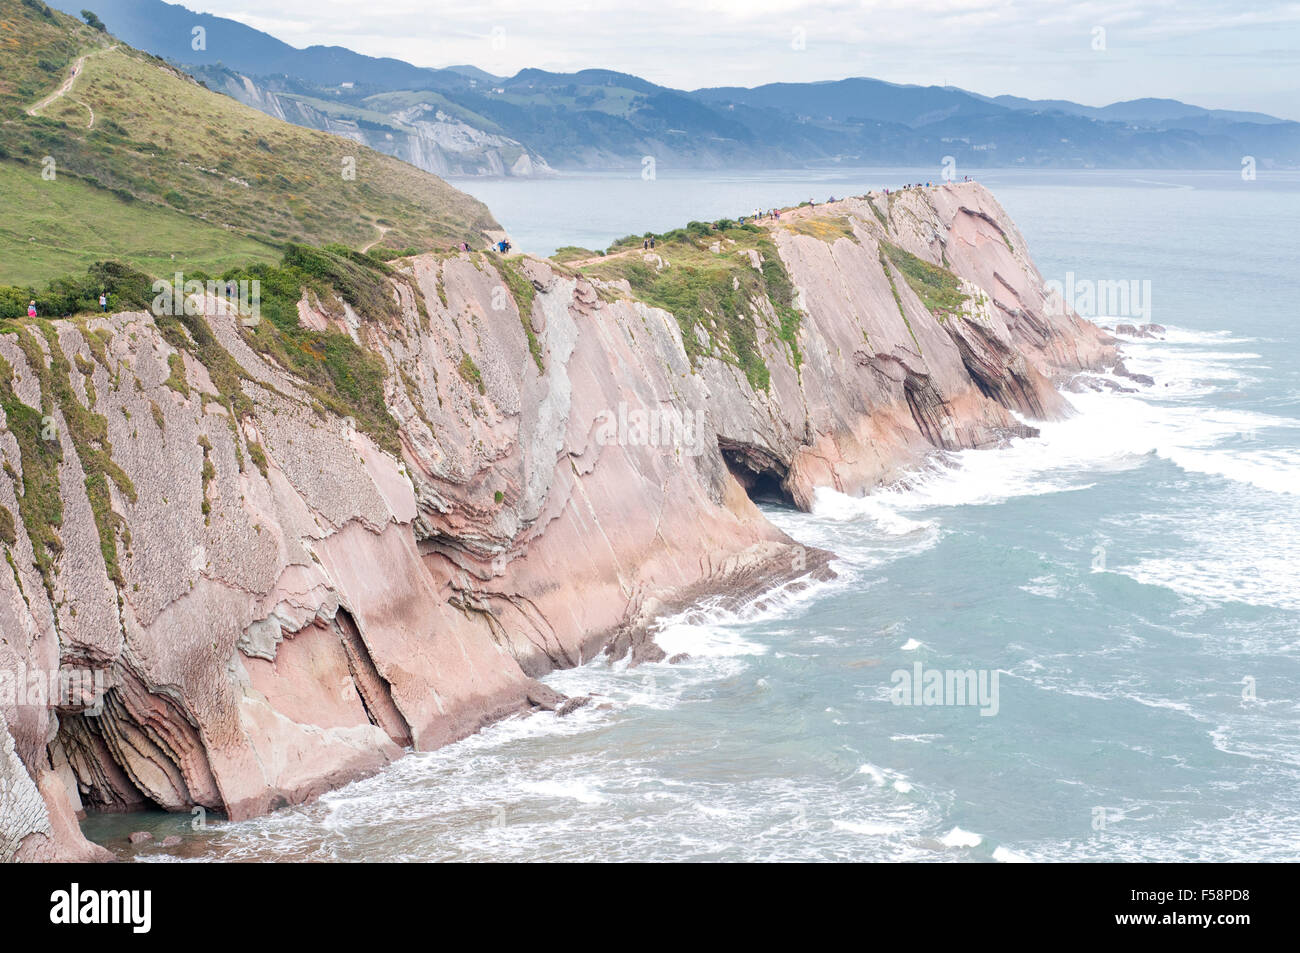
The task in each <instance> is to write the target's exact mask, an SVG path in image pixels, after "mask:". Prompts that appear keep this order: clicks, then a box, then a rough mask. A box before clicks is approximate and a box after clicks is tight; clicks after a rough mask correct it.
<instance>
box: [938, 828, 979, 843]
mask: <svg viewBox="0 0 1300 953" xmlns="http://www.w3.org/2000/svg"><path fill="white" fill-rule="evenodd" d="M983 842H984V838H983V837H981V836H980V835H979V834H974V833H972V832H970V831H964V830H962V829H961V828H960V827H954V828H953V829H952V830H950V831H949V832H948V833H946V834H944V835H943V836H942V837H940V838H939V843H940V844H942V845H943V846H944V847H978V846H979V845H980V844H982V843H983Z"/></svg>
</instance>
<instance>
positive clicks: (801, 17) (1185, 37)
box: [182, 0, 1300, 119]
mask: <svg viewBox="0 0 1300 953" xmlns="http://www.w3.org/2000/svg"><path fill="white" fill-rule="evenodd" d="M182 2H184V3H185V5H186V6H189V7H192V8H198V9H200V10H203V11H205V12H208V13H215V14H219V15H221V16H228V17H232V18H233V19H236V20H240V21H242V22H244V23H247V24H249V25H251V26H254V27H257V28H258V29H261V30H265V31H266V32H268V33H271V34H272V35H274V36H276V37H279V38H280V39H282V40H284V41H286V42H288V43H290V44H292V45H294V46H309V45H311V44H314V43H322V44H337V45H339V46H346V47H348V48H350V49H353V50H357V51H358V52H361V53H368V54H371V55H373V56H393V57H396V58H398V59H402V60H407V61H408V62H411V63H415V64H417V65H420V66H451V65H456V64H461V63H470V64H473V65H475V66H479V67H481V68H483V69H486V70H488V71H490V72H493V73H497V74H505V75H510V74H513V73H515V72H516V71H518V70H520V69H522V68H524V67H527V66H535V67H540V68H542V69H549V70H557V71H572V70H577V69H584V68H587V67H603V68H609V69H616V70H621V71H623V72H628V73H634V74H636V75H638V76H643V77H645V78H646V79H650V80H653V81H655V82H658V83H662V84H665V85H668V86H675V87H678V88H685V89H694V88H697V87H700V86H733V85H740V86H754V85H758V84H761V83H769V82H782V81H786V82H788V81H796V82H797V81H807V80H823V79H842V78H844V77H846V76H871V77H876V78H879V79H885V80H890V81H892V82H897V83H917V84H922V85H931V84H935V85H942V84H950V85H953V86H961V87H964V88H966V89H970V90H974V91H975V92H979V93H984V94H987V95H996V94H999V93H1012V94H1015V95H1019V96H1028V97H1031V98H1034V99H1047V98H1062V99H1071V100H1074V101H1076V102H1082V103H1086V104H1089V105H1105V104H1106V103H1109V102H1114V101H1116V100H1120V99H1134V98H1138V97H1143V96H1161V97H1170V98H1173V99H1181V100H1184V101H1187V102H1193V103H1196V104H1198V105H1202V106H1208V107H1212V108H1224V109H1249V110H1258V111H1262V112H1268V113H1272V114H1274V115H1279V116H1284V117H1286V118H1288V119H1300V102H1297V100H1300V96H1298V95H1297V92H1298V91H1300V2H1297V3H1269V2H1262V3H1252V2H1249V0H1247V2H1238V0H1219V2H1216V0H1177V2H1175V0H1082V2H1069V0H802V2H799V0H644V2H635V0H618V2H615V0H528V2H523V0H479V2H468V3H467V2H460V0H452V2H435V3H430V2H428V0H366V2H364V3H359V2H357V0H346V2H344V0H274V2H273V3H272V4H270V6H269V7H268V5H267V4H266V3H265V0H261V2H255V0H182Z"/></svg>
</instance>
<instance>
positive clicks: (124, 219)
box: [0, 162, 280, 285]
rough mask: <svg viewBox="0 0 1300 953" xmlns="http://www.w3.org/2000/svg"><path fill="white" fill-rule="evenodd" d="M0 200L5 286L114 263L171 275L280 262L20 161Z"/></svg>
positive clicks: (0, 178) (0, 274)
mask: <svg viewBox="0 0 1300 953" xmlns="http://www.w3.org/2000/svg"><path fill="white" fill-rule="evenodd" d="M0 195H3V196H4V197H5V212H4V215H3V216H0V262H3V264H0V284H4V283H12V284H17V285H40V284H42V283H43V282H45V281H46V280H47V279H49V278H51V277H53V276H55V275H63V274H80V273H82V272H84V271H85V270H86V268H87V267H88V266H89V265H91V264H92V263H93V262H96V261H104V260H107V259H114V258H116V259H121V260H123V261H129V262H131V263H132V264H134V265H135V266H136V267H137V268H140V269H142V270H143V271H146V272H148V273H150V274H153V275H161V274H166V273H168V272H170V271H171V270H173V265H174V264H175V262H177V261H179V262H183V263H184V266H185V267H186V268H188V269H200V270H203V271H207V272H213V273H217V272H222V271H225V270H226V269H227V268H231V267H234V266H236V265H241V264H247V263H251V262H267V263H272V262H276V261H279V260H280V252H279V251H278V250H277V249H274V248H271V247H270V246H269V245H266V244H264V243H262V242H259V241H256V240H254V239H251V238H246V237H244V236H242V235H239V234H236V233H232V232H229V231H227V230H226V229H222V228H217V227H214V226H211V225H206V224H203V223H201V222H196V221H195V220H194V219H193V218H190V217H189V216H187V215H184V214H182V213H180V212H177V211H174V210H172V209H167V208H160V207H159V206H157V205H151V204H147V203H145V202H128V201H125V200H123V199H121V198H119V197H118V196H116V195H113V194H112V193H110V192H105V191H103V190H102V189H96V188H94V187H92V186H89V185H86V184H85V183H84V182H81V181H79V180H77V179H73V178H71V177H69V178H68V179H66V180H65V181H63V182H57V181H56V182H46V181H45V180H43V179H42V178H41V177H40V175H38V174H36V173H34V172H33V171H32V170H31V169H28V168H25V167H23V166H21V165H19V164H18V163H14V162H0ZM172 255H175V256H176V258H175V260H173V259H172V257H171V256H172Z"/></svg>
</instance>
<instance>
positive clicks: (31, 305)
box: [27, 301, 36, 318]
mask: <svg viewBox="0 0 1300 953" xmlns="http://www.w3.org/2000/svg"><path fill="white" fill-rule="evenodd" d="M27 317H29V318H34V317H36V302H35V301H29V302H27Z"/></svg>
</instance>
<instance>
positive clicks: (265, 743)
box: [0, 185, 1115, 860]
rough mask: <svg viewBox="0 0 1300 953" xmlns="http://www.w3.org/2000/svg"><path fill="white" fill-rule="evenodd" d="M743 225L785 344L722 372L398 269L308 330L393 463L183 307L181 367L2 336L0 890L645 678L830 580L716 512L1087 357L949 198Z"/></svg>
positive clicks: (658, 327)
mask: <svg viewBox="0 0 1300 953" xmlns="http://www.w3.org/2000/svg"><path fill="white" fill-rule="evenodd" d="M769 224H770V228H771V235H770V236H769V237H770V241H771V243H772V244H771V247H774V248H775V249H776V250H777V252H778V253H779V257H780V260H781V261H780V264H781V265H782V267H783V269H784V273H785V274H787V275H788V277H789V281H790V282H792V283H793V286H794V288H795V290H796V292H797V295H796V299H797V300H796V305H797V311H798V313H797V317H798V324H797V327H793V328H792V327H791V326H790V324H789V323H788V321H787V324H785V325H782V324H781V320H782V315H784V316H785V318H786V319H788V318H789V317H790V314H791V313H792V312H789V311H788V310H787V311H783V312H782V315H779V314H778V313H777V306H776V305H774V304H773V302H772V301H771V300H768V299H767V298H761V297H760V298H755V299H751V300H749V301H748V302H747V303H746V307H745V314H746V317H747V320H752V321H753V329H752V336H753V340H754V341H756V342H757V345H756V347H757V350H756V353H754V354H749V355H747V357H746V359H745V361H744V362H742V361H738V360H736V359H734V356H733V355H730V354H729V353H728V351H727V344H726V342H725V341H719V340H709V338H710V334H709V333H708V332H707V331H706V330H705V329H704V328H703V327H695V328H689V329H688V333H689V334H691V335H692V337H693V338H694V339H695V340H693V341H684V339H683V327H682V322H680V321H679V320H678V318H677V317H676V316H674V315H672V314H669V313H667V312H666V311H664V310H661V309H658V308H655V307H651V306H649V305H647V304H646V303H644V302H643V301H640V300H637V299H636V298H635V297H634V296H633V295H632V293H631V285H630V284H628V283H626V282H620V281H614V280H608V281H602V280H600V279H597V278H594V277H589V276H587V275H584V274H582V273H581V272H580V271H575V270H573V269H570V268H568V267H565V266H562V265H556V264H553V263H550V262H546V261H538V260H532V259H512V260H509V261H502V260H501V259H499V258H498V257H496V256H489V255H483V254H455V255H441V256H439V255H424V256H420V257H417V258H414V259H410V260H407V261H404V262H402V263H400V274H399V275H398V276H396V278H395V280H393V282H392V286H391V289H390V292H391V297H392V306H391V307H387V308H386V309H385V310H384V313H382V314H370V313H362V314H358V313H357V312H356V311H355V310H354V309H353V308H352V307H351V306H350V305H348V304H346V303H343V302H341V301H333V302H322V301H320V300H318V299H317V298H316V297H314V296H310V297H307V298H304V300H303V301H302V302H301V304H300V306H299V312H300V319H301V321H302V322H303V323H305V324H308V325H311V326H318V327H327V326H334V327H337V328H339V329H341V330H344V331H346V332H348V333H349V334H351V335H352V336H353V337H354V338H355V339H356V340H357V341H359V342H361V343H363V344H364V346H365V347H367V348H368V349H370V350H371V351H372V352H373V353H375V354H377V355H379V356H380V357H381V358H382V360H383V362H384V365H385V367H386V371H387V373H386V377H385V381H384V384H383V387H384V399H385V403H386V404H387V406H388V408H389V411H390V413H391V414H392V416H393V417H394V418H396V420H397V421H398V424H399V426H398V427H397V431H396V432H397V440H396V442H385V441H384V440H383V439H382V438H381V437H378V436H377V437H375V438H372V436H371V435H369V434H368V433H367V432H366V428H365V426H364V425H358V424H356V423H355V422H354V421H351V420H347V419H341V418H339V417H337V416H336V415H334V414H332V413H330V412H329V411H327V410H325V409H324V408H323V407H322V406H320V404H319V403H318V402H317V401H315V400H314V398H313V389H312V386H311V383H310V382H308V381H304V380H302V379H299V378H297V377H294V376H293V375H291V374H289V373H288V372H287V371H286V370H284V368H283V367H281V366H279V365H277V364H276V363H275V362H274V361H273V360H271V359H270V358H268V357H267V356H266V355H265V354H262V353H260V352H258V351H256V350H254V349H253V348H251V347H250V346H249V344H248V342H247V341H246V339H245V337H244V336H243V334H242V333H241V331H240V329H239V328H238V327H237V323H236V322H237V319H236V318H235V317H233V316H227V315H222V314H217V313H216V312H217V310H218V309H217V308H216V304H215V302H214V301H212V300H208V301H207V302H206V306H207V307H206V310H207V311H208V313H207V314H206V315H205V316H203V317H202V318H199V319H197V320H198V321H199V322H201V326H200V325H194V326H193V327H192V328H191V329H190V330H189V331H186V332H185V336H184V337H181V338H178V337H177V336H176V333H175V331H174V330H173V332H172V333H167V334H165V333H163V330H162V329H161V328H160V320H161V319H158V318H155V317H154V316H152V315H150V314H147V313H123V314H114V315H110V316H105V317H95V318H86V319H77V320H72V321H55V322H52V324H51V325H49V326H48V328H47V332H48V333H44V334H42V333H40V332H38V331H34V330H29V331H26V332H21V333H5V334H0V357H3V359H4V363H2V364H0V424H3V428H2V429H0V460H2V461H3V475H2V476H0V548H3V549H4V551H5V554H6V563H7V565H6V566H5V567H0V568H3V570H4V571H3V572H0V629H2V633H0V634H2V636H3V639H2V641H0V670H2V671H4V672H7V673H18V674H19V677H18V678H17V679H13V678H11V679H10V680H9V682H8V684H9V687H10V689H12V690H11V691H9V692H8V693H7V694H4V693H2V692H0V858H18V859H25V860H37V859H77V858H101V857H105V856H106V852H105V851H103V850H102V849H101V848H98V847H96V846H94V845H92V844H90V843H89V842H87V841H86V840H84V839H83V838H82V836H81V835H80V832H79V830H78V825H77V816H78V813H79V812H81V811H129V810H133V809H138V808H143V807H153V806H161V807H163V808H165V809H167V810H174V811H190V810H192V809H193V808H195V807H196V806H198V807H202V808H204V809H207V810H215V811H221V812H224V813H226V814H227V815H229V816H230V817H232V818H246V817H249V816H253V815H256V814H259V813H263V812H266V811H269V810H273V809H275V808H277V807H279V806H282V805H286V804H293V803H299V802H302V801H305V800H308V799H311V798H313V797H315V796H317V795H319V794H321V793H322V792H324V791H327V790H329V789H331V788H333V787H336V786H339V785H341V784H344V783H346V782H348V781H349V780H352V779H355V778H358V777H361V776H364V775H366V774H369V773H373V772H374V771H376V770H378V769H380V768H382V767H383V766H384V765H385V764H387V763H389V762H391V761H392V760H394V759H395V758H397V757H399V756H400V755H401V754H402V752H403V750H404V749H406V748H410V747H413V748H415V749H418V750H428V749H432V748H436V747H438V746H440V745H444V744H447V743H449V742H451V741H455V740H456V739H458V738H461V737H464V736H465V735H467V734H469V733H472V732H474V731H476V730H477V729H479V728H480V727H481V726H483V725H485V724H487V723H489V722H491V721H492V720H494V719H499V718H501V717H503V716H506V715H509V714H511V713H514V712H520V711H525V710H528V709H530V708H538V707H540V708H546V709H554V708H555V707H557V705H559V704H560V703H561V702H562V701H563V699H561V698H559V697H557V695H556V693H555V692H553V691H551V690H549V689H547V688H546V687H545V686H544V685H541V684H540V683H538V682H537V681H536V680H535V679H536V677H537V676H539V675H542V674H544V673H545V672H547V671H550V670H552V669H554V668H556V667H563V666H572V665H577V664H580V663H581V662H583V661H585V660H588V659H591V658H592V657H594V656H595V655H597V654H598V653H600V652H602V651H604V652H608V653H610V654H611V655H615V656H621V655H626V654H629V653H630V654H631V655H632V656H633V657H635V658H636V659H650V660H653V659H658V658H661V657H662V653H660V652H658V650H657V648H656V647H655V646H654V644H653V641H652V640H651V639H650V638H649V636H648V634H647V632H648V626H649V624H650V623H651V622H652V621H653V620H654V619H655V618H656V617H657V616H659V615H661V614H663V613H665V612H667V611H670V610H673V609H674V608H676V607H681V606H684V605H687V604H689V603H691V602H693V601H695V600H698V599H699V598H702V597H704V596H707V595H713V594H719V593H721V594H727V595H730V596H731V597H732V598H736V599H739V598H744V597H746V596H748V595H752V594H755V593H758V592H760V591H762V590H763V589H765V588H768V587H770V586H772V585H775V584H778V583H780V582H782V581H787V580H799V579H803V578H806V577H809V576H818V575H823V574H825V573H827V572H829V570H828V568H827V560H828V554H826V553H823V552H820V551H813V550H807V549H804V548H803V547H800V546H798V545H797V544H795V543H794V542H793V541H791V540H790V539H788V538H787V537H785V536H784V535H783V534H782V533H781V532H779V531H777V530H776V529H775V528H774V527H772V526H771V525H770V524H769V523H768V522H767V521H766V520H765V519H764V517H763V515H762V513H761V512H760V511H759V509H758V508H757V507H756V506H755V505H754V503H753V502H751V498H750V495H749V494H747V492H746V489H749V490H750V491H751V492H752V493H754V494H760V493H765V492H771V493H775V494H777V495H780V496H784V497H787V498H789V499H790V500H792V501H793V502H795V503H796V504H797V505H799V506H803V507H807V506H809V505H811V501H812V498H813V491H814V490H815V489H816V488H817V487H821V486H828V487H834V488H836V489H839V490H841V491H842V492H846V493H862V492H866V491H869V490H870V489H871V488H872V487H873V486H876V485H878V484H880V483H882V482H885V481H888V480H891V479H893V478H895V477H897V476H898V475H899V474H900V473H902V472H903V471H904V470H905V469H906V468H907V467H910V466H913V465H915V464H917V463H918V462H920V461H922V460H923V459H924V458H925V456H926V455H927V454H930V453H933V452H935V451H936V450H939V449H956V448H963V447H983V446H989V445H993V444H996V443H998V442H1000V441H1003V440H1005V439H1007V438H1008V437H1009V436H1013V435H1018V434H1026V433H1029V432H1031V427H1030V425H1028V424H1026V423H1024V422H1023V420H1024V419H1030V418H1049V417H1054V416H1058V415H1061V414H1064V413H1066V412H1068V405H1067V404H1066V402H1065V400H1064V399H1063V398H1062V397H1061V396H1060V394H1059V393H1058V391H1057V389H1056V386H1055V383H1056V382H1058V381H1060V380H1061V378H1062V377H1063V376H1066V375H1070V374H1072V373H1074V372H1076V371H1079V370H1081V369H1084V368H1099V367H1101V366H1103V365H1106V364H1111V363H1113V362H1114V360H1115V354H1114V348H1113V344H1112V342H1111V340H1110V339H1109V337H1108V336H1107V335H1105V334H1104V333H1103V332H1101V331H1100V330H1098V329H1097V328H1095V327H1094V326H1093V325H1091V324H1088V323H1086V322H1084V321H1082V320H1081V319H1079V318H1078V317H1077V316H1075V315H1072V314H1069V315H1059V314H1055V315H1054V314H1052V313H1050V309H1049V308H1048V306H1047V304H1046V298H1045V295H1044V289H1043V280H1042V278H1041V276H1040V275H1039V274H1038V272H1037V270H1036V269H1035V268H1034V265H1033V263H1032V262H1031V261H1030V259H1029V258H1028V256H1027V254H1026V251H1025V242H1024V239H1023V238H1022V237H1021V235H1020V234H1019V232H1018V231H1017V230H1016V229H1015V227H1014V226H1013V225H1012V223H1011V222H1010V221H1009V220H1008V218H1007V216H1006V214H1005V213H1004V212H1003V211H1002V209H1001V208H1000V207H999V206H998V204H997V203H996V201H995V200H994V199H993V198H992V197H991V196H990V195H989V193H987V192H986V191H984V190H983V189H982V188H980V187H979V186H976V185H961V186H955V185H954V186H946V187H943V188H937V189H931V190H926V191H924V192H922V191H907V192H903V193H897V194H895V195H893V196H889V197H886V196H883V195H872V196H868V197H865V198H858V199H849V200H845V201H843V202H837V203H833V204H831V205H824V206H818V207H816V208H802V209H797V210H794V211H791V212H788V213H785V214H784V215H783V216H782V218H781V220H780V222H779V223H769ZM764 247H767V246H764ZM717 253H718V254H724V253H725V248H724V247H723V243H722V242H720V243H718V246H717ZM642 255H643V253H642V252H641V250H640V249H636V250H634V251H632V252H631V253H629V254H628V255H627V257H629V258H631V259H635V260H637V261H641V259H642ZM643 263H645V264H646V265H647V267H652V268H654V269H656V274H661V273H663V270H664V269H673V268H675V267H686V266H685V265H683V264H681V263H675V262H674V260H673V253H672V252H671V251H670V250H661V251H659V252H656V253H655V255H654V256H653V258H652V259H650V261H649V262H643ZM752 264H753V267H754V268H755V269H756V270H758V271H760V272H762V271H763V268H764V265H765V264H768V265H771V264H775V263H770V262H769V263H765V262H764V261H762V260H760V256H759V255H758V253H754V254H753V261H752ZM736 287H738V288H739V287H740V284H739V282H737V284H736ZM781 327H784V328H785V329H786V331H787V332H788V333H785V334H784V336H783V334H778V333H776V332H775V330H774V329H777V328H781ZM202 328H207V329H209V330H210V331H211V340H209V339H208V338H207V336H206V333H199V334H195V333H194V332H196V331H201V329H202ZM200 338H202V340H199V339H200ZM214 342H215V343H214ZM754 361H761V363H762V365H763V366H764V368H765V371H766V374H765V376H764V377H763V378H762V379H763V380H765V381H766V386H761V385H759V386H756V384H755V383H754V380H755V377H754V375H752V374H747V373H746V370H745V368H744V367H743V366H742V364H745V363H746V362H748V364H749V365H750V366H752V365H753V362H754ZM233 367H237V372H236V373H234V374H233V375H232V374H231V373H228V372H229V371H230V369H231V368H233ZM178 368H179V371H178ZM231 379H234V380H236V381H237V385H236V386H237V388H238V390H239V393H240V394H241V395H242V398H241V401H242V399H243V398H246V402H241V406H244V407H245V408H246V412H243V413H240V414H239V418H238V419H233V418H232V416H231V411H230V408H231V407H232V406H233V402H232V400H231V399H230V398H231V395H230V394H229V393H224V392H223V388H229V387H230V384H229V381H230V380H231ZM178 380H180V381H183V382H184V386H179V385H178ZM381 444H383V445H385V446H388V448H389V449H388V450H385V449H381ZM51 493H54V494H57V496H58V498H59V501H60V502H61V512H60V514H59V517H60V521H59V523H58V525H57V526H51V525H48V524H46V525H41V523H40V520H41V518H42V514H46V513H49V512H51V510H50V508H49V507H50V500H49V499H48V498H47V497H48V496H49V495H50V494H51ZM51 680H52V681H51Z"/></svg>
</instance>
